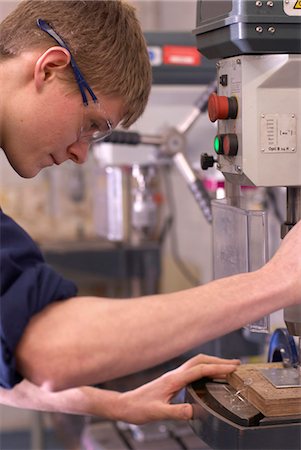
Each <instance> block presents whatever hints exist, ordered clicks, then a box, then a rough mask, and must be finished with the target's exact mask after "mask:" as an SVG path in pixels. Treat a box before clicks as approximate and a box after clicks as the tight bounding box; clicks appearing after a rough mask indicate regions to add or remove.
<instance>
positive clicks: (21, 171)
mask: <svg viewBox="0 0 301 450" xmlns="http://www.w3.org/2000/svg"><path fill="white" fill-rule="evenodd" d="M12 167H13V169H14V170H15V171H16V172H17V174H18V175H20V177H22V178H34V177H35V176H36V175H38V174H39V173H40V172H41V170H42V168H39V167H35V168H33V167H27V168H24V167H21V168H19V167H14V166H12Z"/></svg>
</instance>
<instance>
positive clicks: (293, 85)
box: [208, 55, 301, 186]
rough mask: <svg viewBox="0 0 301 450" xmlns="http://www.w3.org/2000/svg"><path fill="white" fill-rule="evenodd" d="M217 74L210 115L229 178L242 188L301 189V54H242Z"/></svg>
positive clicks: (225, 61) (220, 66)
mask: <svg viewBox="0 0 301 450" xmlns="http://www.w3.org/2000/svg"><path fill="white" fill-rule="evenodd" d="M217 69H218V80H220V82H219V85H218V92H217V94H212V95H211V97H210V99H209V103H208V114H209V118H210V120H211V121H212V122H215V121H217V124H218V132H217V135H216V137H215V140H214V150H215V152H216V154H217V155H218V164H219V168H220V170H221V171H222V172H223V173H224V175H225V177H226V178H227V179H228V180H229V181H231V182H233V183H237V184H241V185H255V186H299V185H301V171H300V166H301V127H300V120H301V84H300V76H301V55H241V56H239V57H232V58H226V59H223V60H221V61H219V63H218V64H217ZM221 81H222V82H221ZM298 122H299V125H298Z"/></svg>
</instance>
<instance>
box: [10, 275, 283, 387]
mask: <svg viewBox="0 0 301 450" xmlns="http://www.w3.org/2000/svg"><path fill="white" fill-rule="evenodd" d="M285 296H287V297H288V299H287V302H288V304H289V303H291V302H292V299H290V298H289V297H290V296H289V288H288V286H287V281H286V278H285V277H282V279H279V277H276V276H275V277H274V275H273V272H271V273H268V274H267V276H264V273H260V274H259V273H249V274H241V275H237V276H234V277H229V278H224V279H221V280H217V281H215V282H212V283H209V284H207V285H204V286H200V287H198V288H194V289H190V290H187V291H182V292H177V293H172V294H166V295H164V296H163V295H160V296H151V297H147V298H137V299H131V300H107V299H99V298H94V297H86V298H83V297H82V298H76V299H70V300H67V301H64V302H59V303H56V304H53V305H51V306H49V307H48V308H47V309H45V310H44V311H42V312H41V313H39V314H38V315H37V316H36V317H34V318H33V319H32V320H31V322H30V324H29V326H28V327H27V330H26V332H25V335H24V337H23V339H22V341H21V343H20V345H19V348H18V352H17V356H18V361H19V370H20V371H21V373H22V374H23V375H25V376H26V378H28V379H30V380H31V381H33V382H34V383H35V384H38V385H40V386H43V387H44V388H46V389H50V390H59V389H66V388H69V387H74V386H81V385H83V384H95V383H98V382H102V381H105V380H109V379H113V378H116V377H119V376H122V375H125V374H128V373H131V372H134V371H138V370H141V369H144V368H146V367H149V366H152V365H155V364H158V363H160V362H162V361H164V360H167V359H169V358H172V357H174V356H176V355H179V354H181V353H183V352H185V351H186V350H188V349H191V348H193V347H195V346H197V345H199V344H201V343H203V342H205V341H208V340H211V339H214V338H216V337H218V336H221V335H223V334H225V333H228V332H230V331H232V330H234V329H237V328H239V327H240V326H243V325H245V324H246V323H248V322H252V321H254V320H256V319H258V318H260V317H262V316H263V315H265V314H267V313H269V312H272V311H275V310H277V309H280V308H281V306H283V305H284V303H285V301H286V300H285Z"/></svg>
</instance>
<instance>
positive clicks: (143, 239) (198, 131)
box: [0, 0, 284, 450]
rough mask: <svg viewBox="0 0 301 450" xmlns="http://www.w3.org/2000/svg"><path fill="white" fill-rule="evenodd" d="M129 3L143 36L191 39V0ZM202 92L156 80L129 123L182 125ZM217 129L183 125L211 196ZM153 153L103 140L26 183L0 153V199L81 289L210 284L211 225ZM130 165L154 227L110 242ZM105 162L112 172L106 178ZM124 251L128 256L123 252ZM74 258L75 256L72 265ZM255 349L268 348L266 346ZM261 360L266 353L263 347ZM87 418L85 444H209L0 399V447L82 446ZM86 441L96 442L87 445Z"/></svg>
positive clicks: (124, 227)
mask: <svg viewBox="0 0 301 450" xmlns="http://www.w3.org/2000/svg"><path fill="white" fill-rule="evenodd" d="M131 3H133V4H134V5H135V6H136V7H137V11H138V15H139V18H140V20H141V23H142V26H143V29H144V31H145V32H146V33H158V32H168V33H185V32H186V33H187V35H189V36H190V35H191V30H192V29H193V28H194V27H195V20H196V1H189V0H185V1H168V0H165V1H132V2H131ZM16 4H17V2H15V1H1V2H0V20H2V19H3V18H4V17H5V16H6V15H7V14H8V13H9V12H10V11H11V10H12V9H13V8H14V7H15V5H16ZM212 74H213V75H212V79H213V78H214V73H213V72H212ZM205 89H206V85H204V84H203V83H200V84H181V85H180V84H155V85H154V87H153V89H152V93H151V98H150V102H149V105H148V107H147V110H146V111H145V114H144V115H143V117H142V118H141V119H140V120H139V121H138V122H137V124H135V125H134V126H133V127H132V130H134V131H139V132H141V133H142V134H143V133H145V134H150V135H151V134H161V133H163V132H165V131H166V130H168V129H169V128H170V127H173V126H176V125H178V124H179V123H181V122H182V121H183V120H184V119H185V118H186V117H187V115H188V114H189V113H190V112H191V110H192V107H193V103H194V101H195V100H196V99H197V98H198V97H199V96H200V94H201V93H202V92H203V91H204V90H205ZM215 132H216V128H215V125H213V124H212V123H211V122H209V120H208V118H207V116H206V114H204V115H202V116H201V117H200V118H199V119H198V120H197V122H196V124H195V125H194V126H193V128H192V129H191V132H189V134H188V138H187V145H186V148H185V149H184V152H185V155H186V157H187V159H188V161H189V163H190V164H191V166H192V167H193V168H194V170H196V171H197V172H198V175H199V177H200V178H201V179H202V181H203V182H204V183H205V185H206V186H207V187H208V189H210V190H209V192H210V195H211V197H212V198H216V197H217V196H219V197H221V196H223V177H222V175H220V174H219V173H218V172H217V171H216V170H215V169H210V170H209V171H207V172H206V173H205V172H202V171H201V169H200V163H199V160H200V155H201V153H204V152H208V153H212V152H213V145H212V142H213V138H214V136H215ZM157 150H158V149H157V148H156V147H154V146H141V145H139V146H137V147H131V146H121V145H112V144H101V145H98V147H97V148H96V149H95V150H94V152H93V154H91V155H90V158H89V161H88V162H87V163H86V164H85V165H84V166H76V165H73V164H72V163H70V164H69V163H66V164H64V165H63V166H62V167H53V168H51V169H50V170H47V169H46V170H44V171H43V172H42V173H41V174H39V175H38V176H37V177H36V178H35V179H31V180H25V179H21V178H20V177H18V175H16V174H15V173H14V172H13V170H12V169H11V168H10V166H9V164H8V163H7V161H6V159H5V158H4V156H3V155H2V154H0V159H1V161H0V204H1V206H2V208H3V210H4V211H5V212H6V213H7V214H9V215H11V216H12V217H13V218H14V219H15V220H16V221H17V222H19V223H20V224H21V225H22V226H23V227H24V228H25V229H26V230H27V231H28V232H29V233H30V235H31V236H32V237H33V238H34V239H35V240H37V241H38V242H39V244H40V245H41V247H42V249H43V251H44V252H45V255H46V257H48V258H49V261H50V262H51V263H53V265H54V266H56V267H57V268H58V269H59V270H61V271H63V272H64V273H65V275H66V276H70V277H71V278H73V279H75V281H77V282H78V283H79V287H80V291H81V292H82V293H86V294H93V295H103V296H108V297H114V296H115V297H116V296H121V297H127V296H137V295H143V294H147V293H153V292H154V293H155V292H170V291H176V290H180V289H185V288H188V287H191V286H192V285H194V284H196V283H197V284H202V283H206V282H208V281H210V280H211V279H212V248H211V227H210V225H209V224H208V223H207V221H206V219H205V218H204V216H203V214H202V212H201V211H200V209H199V206H198V205H197V203H196V202H195V200H194V198H193V196H192V194H191V192H190V191H189V189H188V187H187V185H186V183H185V180H184V179H183V178H182V176H181V175H180V174H179V173H178V171H177V169H176V168H175V167H174V166H173V164H172V162H171V161H169V160H168V158H166V159H165V160H164V158H163V159H162V160H161V161H160V164H158V154H157ZM134 165H135V167H138V169H137V170H138V171H139V170H140V171H141V172H140V174H141V173H142V174H144V176H145V179H146V180H147V181H149V189H150V192H151V194H152V195H153V196H154V198H155V199H156V201H154V202H153V203H152V204H151V205H148V206H149V207H150V208H153V212H154V215H153V216H152V217H155V223H154V222H152V223H151V224H150V229H148V230H144V232H145V234H144V235H143V236H142V235H141V232H140V234H139V233H137V232H136V233H132V232H131V230H130V228H131V226H132V224H131V223H130V222H127V223H120V222H118V227H119V228H118V230H117V231H119V232H120V233H122V234H121V235H120V236H121V237H119V238H116V237H115V238H113V239H112V241H109V240H108V239H107V237H108V234H109V232H110V231H112V230H111V228H110V227H113V228H114V223H113V224H112V222H110V220H112V217H111V214H112V213H113V212H114V211H113V212H112V211H111V209H110V207H109V205H108V204H107V202H106V201H105V199H108V194H107V192H108V191H109V189H110V187H112V186H111V184H110V183H112V180H114V182H115V183H118V182H119V184H118V186H117V187H118V188H119V189H121V194H120V202H121V203H120V204H119V205H117V207H119V206H120V205H121V207H122V208H127V207H129V204H128V203H127V202H126V200H124V198H125V197H126V198H128V197H127V195H128V190H129V189H131V188H132V184H131V182H132V180H131V179H130V177H131V174H133V171H132V169H133V166H134ZM107 167H109V168H110V170H111V172H110V173H111V174H112V176H111V178H110V177H109V175H108V171H107V170H106V168H107ZM118 180H119V181H118ZM168 180H169V181H168ZM114 186H115V188H116V185H114ZM123 190H124V192H123ZM245 195H246V197H247V198H248V200H249V202H250V204H251V205H252V206H253V207H254V208H256V207H260V206H262V204H263V203H264V202H265V200H266V197H265V192H264V190H262V189H259V188H258V189H253V190H250V191H248V192H246V193H245ZM277 196H278V198H279V199H280V207H284V200H283V198H284V195H283V193H282V192H281V190H278V191H277ZM271 216H272V217H271V220H270V229H271V233H270V236H271V238H270V241H271V242H270V243H271V246H270V248H271V253H273V251H274V250H275V248H276V247H277V246H278V244H279V238H278V222H277V220H276V219H275V218H274V217H273V215H271ZM114 231H116V227H115V228H114ZM136 231H137V230H136ZM125 254H126V256H128V255H129V258H124V255H125ZM74 255H76V257H77V263H76V264H75V265H74ZM108 255H109V257H110V258H111V260H112V264H113V266H114V267H115V268H116V264H115V261H117V260H118V264H120V266H118V274H116V273H115V274H114V273H112V272H110V271H109V269H106V270H104V269H103V268H102V261H103V258H107V257H108ZM120 255H121V257H120ZM114 258H116V259H114ZM125 260H126V262H125ZM129 260H130V261H131V263H130V264H132V265H133V267H131V269H130V270H129V268H128V267H125V266H124V264H129V262H128V261H129ZM141 262H142V267H143V270H140V271H139V270H137V264H138V265H139V266H140V267H141ZM89 264H91V266H89ZM154 266H155V267H154ZM273 321H274V322H272V326H273V327H277V326H279V325H280V326H281V324H282V322H281V321H282V319H281V316H280V315H279V314H275V315H274V316H273ZM273 324H274V325H273ZM259 347H260V348H261V349H262V351H263V353H264V347H261V346H259ZM213 348H214V347H213ZM253 357H254V356H253ZM257 357H258V358H260V357H263V356H262V354H259V355H258V356H257ZM147 376H149V375H147ZM135 382H137V380H134V383H135ZM122 383H123V384H122V388H125V387H126V385H125V383H126V381H123V382H122ZM129 383H132V382H131V381H129ZM85 424H86V427H90V428H89V429H90V431H91V430H92V431H91V433H92V434H91V435H90V436H88V434H87V433H86V438H85V439H86V441H85V442H86V447H83V448H91V449H92V448H94V449H109V448H110V449H113V450H117V449H118V448H132V447H129V446H128V447H126V446H125V447H121V445H125V444H124V440H126V439H127V440H128V442H129V441H131V442H133V437H132V436H133V435H134V436H136V444H135V445H136V446H135V447H133V448H141V449H148V448H157V449H158V448H160V449H163V448H166V449H170V450H174V449H176V448H187V449H188V448H206V447H205V444H204V446H203V447H200V445H201V444H200V441H198V444H196V443H195V441H194V436H193V435H192V432H190V431H189V430H188V427H187V426H186V424H180V425H177V427H175V426H174V424H172V423H169V424H165V425H164V424H160V426H159V425H158V426H157V427H156V425H153V426H152V427H149V428H148V429H145V430H143V428H141V429H137V428H136V427H132V429H131V430H129V429H128V428H126V426H125V425H124V424H119V425H118V433H117V432H115V433H113V432H112V427H113V428H114V429H115V428H116V425H115V424H114V425H112V424H108V423H106V424H105V423H104V424H102V428H101V430H102V432H100V431H99V428H97V426H98V424H97V422H96V423H94V422H93V424H91V421H90V419H83V418H74V420H72V421H68V420H67V419H66V418H64V417H63V416H62V415H57V416H56V415H54V414H52V415H50V414H40V413H36V412H29V411H22V410H18V409H13V408H9V407H3V406H0V425H1V439H0V448H1V450H9V449H15V450H17V449H20V450H27V449H33V450H42V448H45V449H46V448H48V449H51V450H54V449H57V450H59V449H65V448H68V449H69V448H70V449H71V448H72V449H76V448H78V449H79V448H80V445H82V446H83V445H85V444H84V443H82V444H80V443H79V442H80V440H81V439H82V440H83V438H82V435H81V432H82V430H83V428H84V425H85ZM93 427H94V428H93ZM95 427H96V428H95ZM93 430H94V431H93ZM115 431H116V430H115ZM130 431H131V433H132V434H131V437H129V436H130ZM93 433H94V435H93ZM143 433H145V435H147V434H148V435H149V436H152V435H153V436H154V438H153V439H157V436H158V433H161V437H162V442H161V443H160V445H159V446H158V444H157V443H156V442H155V443H154V444H153V442H154V441H153V439H152V437H150V438H149V440H148V441H147V443H145V442H143ZM152 433H153V434H152ZM80 435H81V437H80ZM92 435H93V436H94V437H93V439H94V441H93V439H92V437H91V436H92ZM100 435H101V436H100ZM113 435H114V438H113V437H112V436H113ZM120 436H123V437H122V439H121V440H123V444H122V443H120ZM125 436H127V437H125ZM139 436H140V437H139ZM171 436H173V437H174V440H173V444H170V442H171V441H170V440H169V439H170V437H171ZM89 439H90V440H89ZM97 439H98V440H97ZM114 439H117V440H116V441H114ZM139 439H140V441H139ZM164 439H165V444H164ZM185 440H186V441H185ZM88 441H89V443H88ZM92 441H93V442H94V444H93V445H94V446H93V447H88V445H90V446H91V445H92V444H91V442H92ZM97 442H98V444H97ZM137 442H140V444H139V445H138V444H137ZM168 442H169V444H168ZM185 442H186V443H185ZM128 445H132V444H128ZM133 445H134V444H133ZM152 445H154V446H152ZM164 445H165V446H164ZM170 445H172V446H170ZM185 445H186V446H185ZM195 445H198V447H196V446H195ZM119 446H120V447H119Z"/></svg>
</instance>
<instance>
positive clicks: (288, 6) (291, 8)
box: [283, 0, 301, 16]
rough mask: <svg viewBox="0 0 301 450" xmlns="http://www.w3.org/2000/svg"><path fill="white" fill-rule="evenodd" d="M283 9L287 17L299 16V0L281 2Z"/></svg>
mask: <svg viewBox="0 0 301 450" xmlns="http://www.w3.org/2000/svg"><path fill="white" fill-rule="evenodd" d="M283 9H284V12H285V14H287V15H288V16H301V0H283Z"/></svg>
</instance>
